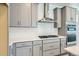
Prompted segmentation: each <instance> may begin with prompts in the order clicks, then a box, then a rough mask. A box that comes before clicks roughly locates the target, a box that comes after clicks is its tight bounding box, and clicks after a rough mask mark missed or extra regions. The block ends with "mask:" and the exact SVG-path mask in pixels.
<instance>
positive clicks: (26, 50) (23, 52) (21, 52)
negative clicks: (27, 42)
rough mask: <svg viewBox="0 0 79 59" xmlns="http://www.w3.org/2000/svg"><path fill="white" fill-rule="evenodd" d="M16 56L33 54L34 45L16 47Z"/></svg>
mask: <svg viewBox="0 0 79 59" xmlns="http://www.w3.org/2000/svg"><path fill="white" fill-rule="evenodd" d="M16 56H32V46H29V47H21V48H16Z"/></svg>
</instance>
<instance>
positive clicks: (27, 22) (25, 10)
mask: <svg viewBox="0 0 79 59" xmlns="http://www.w3.org/2000/svg"><path fill="white" fill-rule="evenodd" d="M20 6H21V16H20V17H21V26H22V27H31V4H30V3H27V4H25V3H21V5H20Z"/></svg>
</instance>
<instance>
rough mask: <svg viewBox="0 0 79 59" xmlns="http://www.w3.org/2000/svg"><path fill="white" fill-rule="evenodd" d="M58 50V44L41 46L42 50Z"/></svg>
mask: <svg viewBox="0 0 79 59" xmlns="http://www.w3.org/2000/svg"><path fill="white" fill-rule="evenodd" d="M56 48H60V42H56V43H48V44H43V50H49V49H56Z"/></svg>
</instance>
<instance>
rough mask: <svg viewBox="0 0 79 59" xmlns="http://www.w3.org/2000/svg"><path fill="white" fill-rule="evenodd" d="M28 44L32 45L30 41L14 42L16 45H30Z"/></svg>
mask: <svg viewBox="0 0 79 59" xmlns="http://www.w3.org/2000/svg"><path fill="white" fill-rule="evenodd" d="M30 45H32V42H20V43H16V47H22V46H30Z"/></svg>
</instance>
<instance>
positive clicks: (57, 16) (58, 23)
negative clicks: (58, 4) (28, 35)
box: [54, 8, 61, 28]
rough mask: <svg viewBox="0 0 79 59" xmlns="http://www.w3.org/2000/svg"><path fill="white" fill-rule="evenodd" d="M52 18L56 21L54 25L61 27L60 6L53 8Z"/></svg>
mask: <svg viewBox="0 0 79 59" xmlns="http://www.w3.org/2000/svg"><path fill="white" fill-rule="evenodd" d="M54 20H55V22H56V23H55V24H54V27H57V28H61V8H55V9H54Z"/></svg>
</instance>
